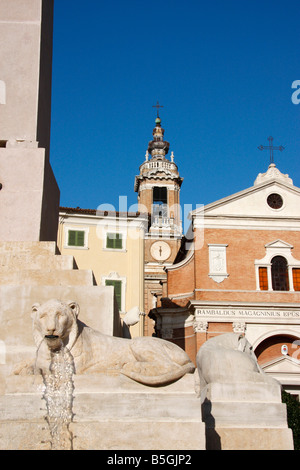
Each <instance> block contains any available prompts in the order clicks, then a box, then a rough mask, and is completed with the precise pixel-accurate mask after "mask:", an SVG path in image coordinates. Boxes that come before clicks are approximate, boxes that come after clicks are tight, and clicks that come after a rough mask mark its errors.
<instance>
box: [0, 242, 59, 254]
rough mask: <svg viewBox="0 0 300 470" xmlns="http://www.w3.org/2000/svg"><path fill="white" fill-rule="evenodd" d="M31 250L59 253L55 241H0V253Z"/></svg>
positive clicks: (38, 252)
mask: <svg viewBox="0 0 300 470" xmlns="http://www.w3.org/2000/svg"><path fill="white" fill-rule="evenodd" d="M26 252H29V253H31V254H32V256H34V255H38V254H52V255H55V254H58V248H57V245H56V243H55V242H5V241H0V254H2V253H6V254H14V253H26Z"/></svg>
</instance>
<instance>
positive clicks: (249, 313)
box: [195, 308, 300, 318]
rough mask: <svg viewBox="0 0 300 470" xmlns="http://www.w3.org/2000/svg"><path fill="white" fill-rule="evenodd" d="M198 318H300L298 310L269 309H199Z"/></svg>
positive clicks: (197, 310)
mask: <svg viewBox="0 0 300 470" xmlns="http://www.w3.org/2000/svg"><path fill="white" fill-rule="evenodd" d="M195 314H196V318H197V317H239V318H240V317H247V318H251V317H253V318H255V317H260V318H300V311H298V310H271V309H270V310H269V309H266V310H265V309H261V310H259V309H257V310H254V309H242V308H240V309H239V308H238V309H232V308H228V309H227V308H197V309H196V312H195Z"/></svg>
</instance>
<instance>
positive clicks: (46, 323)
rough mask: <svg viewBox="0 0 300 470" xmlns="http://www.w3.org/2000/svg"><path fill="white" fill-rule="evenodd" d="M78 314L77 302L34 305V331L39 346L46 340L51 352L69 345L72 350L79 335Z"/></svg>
mask: <svg viewBox="0 0 300 470" xmlns="http://www.w3.org/2000/svg"><path fill="white" fill-rule="evenodd" d="M78 313H79V306H78V304H77V303H76V302H67V303H65V302H60V301H59V300H50V301H48V302H46V303H44V304H43V305H40V304H34V305H33V306H32V314H33V331H34V339H35V342H36V344H37V346H39V345H40V344H41V342H42V341H43V340H45V341H46V343H47V345H48V347H49V349H50V350H57V349H60V348H61V347H62V346H67V345H68V348H69V349H71V347H72V345H73V344H74V341H75V339H76V335H77V316H78Z"/></svg>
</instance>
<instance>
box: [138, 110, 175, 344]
mask: <svg viewBox="0 0 300 470" xmlns="http://www.w3.org/2000/svg"><path fill="white" fill-rule="evenodd" d="M156 107H157V108H159V107H160V106H159V105H157V106H156ZM164 133H165V130H164V129H163V128H162V125H161V118H160V117H159V113H158V112H157V118H156V120H155V127H154V129H153V140H151V141H150V142H149V144H148V149H147V152H146V155H145V161H144V162H143V163H142V165H141V166H140V168H139V170H140V173H139V175H138V176H136V177H135V188H134V189H135V191H136V192H137V194H138V210H139V212H143V213H148V231H147V233H146V235H145V313H146V314H148V313H149V311H150V310H151V309H152V308H154V307H156V306H160V299H161V297H163V296H164V285H165V282H166V273H165V270H164V268H165V267H166V266H169V265H171V264H173V262H174V260H175V258H176V255H177V253H178V250H179V248H180V244H181V238H182V221H181V209H180V188H181V184H182V181H183V178H181V177H180V175H179V172H178V167H177V165H176V163H175V161H174V160H175V157H174V153H173V152H171V156H170V158H167V155H168V152H169V147H170V144H169V142H167V141H166V140H164ZM145 324H146V331H145V335H148V334H149V335H150V334H152V333H153V327H152V320H150V319H149V318H148V317H147V316H146V322H145Z"/></svg>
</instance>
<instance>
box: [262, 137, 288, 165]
mask: <svg viewBox="0 0 300 470" xmlns="http://www.w3.org/2000/svg"><path fill="white" fill-rule="evenodd" d="M273 140H274V139H273V137H268V141H269V144H270V145H267V146H264V145H260V146H259V147H258V149H259V150H270V164H271V163H274V150H279V151H280V152H282V151H283V150H284V147H282V145H280V146H279V147H274V146H273Z"/></svg>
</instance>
